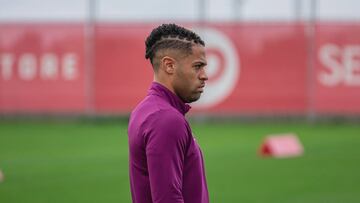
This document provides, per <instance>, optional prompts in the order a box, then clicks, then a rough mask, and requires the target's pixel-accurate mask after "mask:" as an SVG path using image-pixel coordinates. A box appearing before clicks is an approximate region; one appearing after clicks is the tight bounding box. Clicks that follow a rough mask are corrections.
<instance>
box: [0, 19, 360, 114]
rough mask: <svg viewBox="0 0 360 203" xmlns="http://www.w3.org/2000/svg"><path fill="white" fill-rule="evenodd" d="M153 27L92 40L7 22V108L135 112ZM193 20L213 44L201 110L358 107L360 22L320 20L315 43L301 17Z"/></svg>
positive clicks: (112, 27)
mask: <svg viewBox="0 0 360 203" xmlns="http://www.w3.org/2000/svg"><path fill="white" fill-rule="evenodd" d="M155 26H157V24H141V23H135V24H125V23H120V24H118V23H99V24H97V25H96V26H95V29H94V32H93V36H90V38H87V37H88V36H86V33H87V32H85V30H84V29H85V25H83V24H76V23H73V24H61V23H58V24H1V25H0V112H5V113H6V112H8V113H13V112H20V113H26V112H76V113H84V112H86V111H87V110H92V111H93V112H95V113H129V112H130V111H131V109H133V108H134V107H135V106H136V105H137V103H138V102H139V101H140V100H141V99H142V98H143V97H144V96H145V95H146V92H147V89H148V87H149V85H150V83H151V81H152V80H153V73H152V68H151V65H150V63H149V61H147V60H145V57H144V55H145V45H144V40H145V38H146V37H147V35H148V34H149V33H150V32H151V30H152V29H153V28H154V27H155ZM186 27H189V28H191V29H194V30H195V31H196V32H197V33H199V34H200V35H201V36H202V38H203V39H204V41H205V43H206V49H207V60H208V66H207V72H208V76H209V81H208V82H207V86H206V87H205V93H204V94H203V95H202V98H201V99H200V100H199V101H198V102H196V103H194V104H192V105H193V107H194V108H193V111H192V112H194V113H215V114H216V113H222V114H232V115H234V114H237V115H241V114H279V113H280V114H306V113H307V112H309V110H311V111H313V112H314V113H321V114H332V113H336V114H349V113H355V114H359V113H360V105H358V104H359V103H360V38H359V36H360V24H356V23H353V24H344V23H342V24H337V23H319V24H317V26H316V29H315V35H314V36H315V38H311V39H313V40H309V39H310V37H312V36H311V35H308V34H307V32H306V30H307V28H306V27H305V25H304V24H302V23H290V22H282V23H280V22H279V23H270V22H267V23H250V22H247V23H241V24H238V23H221V24H220V23H208V24H201V25H199V24H186ZM85 39H90V40H93V41H86V40H85ZM309 42H314V44H309ZM311 46H313V47H314V53H313V54H314V55H312V56H310V55H309V50H311V49H310V48H311ZM89 53H90V54H89ZM311 60H313V61H311ZM85 62H86V63H85ZM85 64H87V65H89V66H87V65H85ZM309 68H313V70H312V71H309V70H310V69H309ZM309 73H312V75H309ZM309 77H310V78H309Z"/></svg>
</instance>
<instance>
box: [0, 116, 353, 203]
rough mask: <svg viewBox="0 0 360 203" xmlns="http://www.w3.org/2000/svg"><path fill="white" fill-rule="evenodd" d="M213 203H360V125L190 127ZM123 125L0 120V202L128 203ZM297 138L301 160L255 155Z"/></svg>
mask: <svg viewBox="0 0 360 203" xmlns="http://www.w3.org/2000/svg"><path fill="white" fill-rule="evenodd" d="M192 126H193V131H194V133H195V134H196V136H197V140H198V142H199V144H200V145H201V147H202V150H203V152H204V156H205V162H206V172H207V178H208V186H209V192H210V200H211V202H213V203H240V202H246V203H252V202H259V203H265V202H266V203H272V202H273V203H283V202H284V203H333V202H336V203H356V202H357V203H358V202H360V125H356V124H316V125H315V124H313V125H310V124H305V123H301V124H296V123H252V124H235V123H221V124H216V123H211V124H205V123H204V124H199V123H198V124H196V123H193V124H192ZM126 128H127V124H126V123H125V122H121V121H119V122H114V121H111V122H95V121H94V122H91V121H87V122H79V121H77V122H44V121H42V122H40V121H33V122H25V121H21V122H20V121H18V122H16V121H0V168H1V169H2V171H3V172H4V174H5V181H4V182H2V183H0V202H1V203H72V202H74V203H91V202H94V203H99V202H106V203H115V202H116V203H119V202H121V203H123V202H130V190H129V178H128V158H127V156H128V148H127V134H126ZM284 132H294V133H297V134H298V135H299V137H300V140H301V141H302V143H303V144H304V147H305V154H304V156H302V157H298V158H288V159H272V158H266V159H264V158H260V157H258V156H257V149H258V146H259V144H260V142H261V140H262V139H263V137H264V136H265V135H267V134H270V133H284Z"/></svg>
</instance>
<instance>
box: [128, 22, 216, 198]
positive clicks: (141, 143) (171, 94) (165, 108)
mask: <svg viewBox="0 0 360 203" xmlns="http://www.w3.org/2000/svg"><path fill="white" fill-rule="evenodd" d="M145 44H146V58H147V59H150V62H151V64H152V67H153V69H154V82H153V83H152V84H151V87H150V89H149V92H148V94H147V96H146V97H145V99H144V100H143V101H142V102H141V103H140V104H139V105H138V106H137V107H136V108H135V109H134V110H133V111H132V113H131V116H130V121H129V128H128V135H129V162H130V163H129V165H130V166H129V167H130V186H131V194H132V201H133V203H208V202H209V195H208V189H207V184H206V178H205V170H204V161H203V156H202V153H201V150H200V147H199V145H198V144H197V143H196V140H195V138H194V137H193V134H192V132H191V128H190V125H189V123H188V122H187V120H186V118H185V114H186V113H187V112H188V111H189V109H190V106H189V105H188V104H187V103H191V102H194V101H196V100H198V99H199V98H200V95H201V93H202V92H203V88H204V86H205V81H206V80H207V79H208V77H207V75H206V73H205V69H204V67H205V66H206V64H207V62H206V56H205V48H204V46H205V44H204V42H203V41H202V40H201V38H200V37H199V36H198V35H197V34H195V33H194V32H192V31H190V30H187V29H185V28H183V27H180V26H177V25H175V24H163V25H161V26H159V27H157V28H155V29H154V30H153V31H152V32H151V34H150V35H149V36H148V38H147V39H146V42H145Z"/></svg>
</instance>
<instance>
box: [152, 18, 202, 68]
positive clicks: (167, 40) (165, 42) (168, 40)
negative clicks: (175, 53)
mask: <svg viewBox="0 0 360 203" xmlns="http://www.w3.org/2000/svg"><path fill="white" fill-rule="evenodd" d="M193 44H198V45H202V46H205V43H204V41H203V40H202V39H201V38H200V37H199V36H198V35H197V34H196V33H194V32H193V31H190V30H188V29H186V28H184V27H181V26H178V25H176V24H162V25H160V26H159V27H157V28H155V29H153V30H152V32H151V33H150V35H149V36H148V37H147V39H146V41H145V45H146V53H145V58H146V59H150V62H151V64H152V65H153V67H154V68H156V67H157V66H158V64H157V62H156V61H154V58H155V57H156V54H157V53H158V52H159V51H161V50H180V51H182V52H183V53H184V54H185V55H188V54H191V53H192V45H193Z"/></svg>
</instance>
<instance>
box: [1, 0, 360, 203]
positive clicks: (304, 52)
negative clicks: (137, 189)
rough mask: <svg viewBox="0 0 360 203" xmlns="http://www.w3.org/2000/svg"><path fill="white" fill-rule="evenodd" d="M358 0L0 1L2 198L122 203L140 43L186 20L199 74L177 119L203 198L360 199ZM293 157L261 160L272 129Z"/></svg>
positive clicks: (142, 72) (143, 69)
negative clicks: (196, 88) (198, 53)
mask: <svg viewBox="0 0 360 203" xmlns="http://www.w3.org/2000/svg"><path fill="white" fill-rule="evenodd" d="M359 8H360V2H359V1H356V0H272V1H266V0H222V1H217V0H183V1H172V0H152V1H145V0H131V1H130V0H117V1H115V0H62V1H59V0H48V1H40V0H0V202H4V203H5V202H6V203H8V202H36V203H40V202H130V191H129V180H128V165H127V164H128V158H127V157H128V148H127V119H128V115H129V114H130V112H131V110H132V109H133V108H134V107H135V106H136V105H137V103H138V102H139V101H141V99H142V98H143V97H144V96H145V95H146V93H147V89H148V87H149V85H150V83H151V81H152V80H153V75H152V68H151V65H150V63H149V62H148V61H146V60H145V57H144V55H145V45H144V40H145V38H146V37H147V36H148V34H149V33H150V32H151V30H152V29H153V28H154V27H156V26H158V25H160V24H162V23H177V24H179V25H182V26H184V27H187V28H189V29H192V30H194V31H195V32H197V33H198V34H199V35H201V37H202V38H203V39H204V41H205V43H206V49H207V60H208V66H207V71H208V75H209V81H208V83H207V86H206V88H205V93H204V94H203V96H202V97H201V99H200V100H199V101H197V102H195V103H194V104H192V106H193V108H192V111H191V112H190V113H189V115H188V117H189V119H190V120H191V125H192V127H193V131H194V134H195V135H196V136H197V140H198V141H199V143H200V145H201V147H202V150H203V152H204V154H205V162H206V171H207V176H208V184H209V192H210V199H211V201H212V202H277V203H279V202H307V203H309V202H314V203H315V202H317V203H318V202H346V203H348V202H360V175H359V173H358V170H359V169H360V165H359V163H360V158H359V157H360V156H359V155H360V150H359V149H358V146H359V144H360V125H359V123H360V122H359V117H360V12H359V11H358V10H359ZM283 133H294V134H296V135H297V136H298V138H299V140H300V144H301V145H303V147H304V152H305V153H304V154H303V155H302V156H298V157H294V158H286V159H277V158H262V157H261V156H259V154H258V150H259V149H260V148H261V144H262V143H263V142H264V139H265V138H266V136H267V135H269V134H283Z"/></svg>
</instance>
